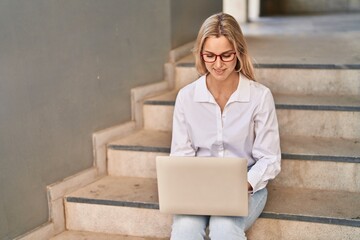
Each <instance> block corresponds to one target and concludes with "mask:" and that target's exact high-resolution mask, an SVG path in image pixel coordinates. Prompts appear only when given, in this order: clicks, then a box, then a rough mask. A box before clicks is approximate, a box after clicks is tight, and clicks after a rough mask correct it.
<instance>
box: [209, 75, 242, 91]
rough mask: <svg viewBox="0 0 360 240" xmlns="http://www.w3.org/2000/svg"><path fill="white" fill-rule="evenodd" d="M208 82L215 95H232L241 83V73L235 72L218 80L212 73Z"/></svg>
mask: <svg viewBox="0 0 360 240" xmlns="http://www.w3.org/2000/svg"><path fill="white" fill-rule="evenodd" d="M206 83H207V87H208V89H209V90H210V92H211V93H212V94H213V95H222V94H226V95H228V94H230V95H231V94H232V93H233V92H234V91H235V90H236V89H237V86H238V84H239V74H238V73H237V72H234V73H232V74H231V75H230V76H229V77H228V78H227V79H225V80H224V81H217V80H215V79H214V78H213V77H212V76H211V75H208V77H207V81H206Z"/></svg>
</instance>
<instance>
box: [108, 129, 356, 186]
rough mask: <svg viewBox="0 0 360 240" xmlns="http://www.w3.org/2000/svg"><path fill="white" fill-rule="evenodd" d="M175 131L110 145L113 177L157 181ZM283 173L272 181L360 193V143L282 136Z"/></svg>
mask: <svg viewBox="0 0 360 240" xmlns="http://www.w3.org/2000/svg"><path fill="white" fill-rule="evenodd" d="M170 144H171V132H162V131H154V130H140V131H138V132H136V133H134V134H132V135H129V136H127V137H125V138H122V139H119V140H117V141H114V142H110V143H109V144H108V173H109V175H112V176H132V177H148V178H156V169H155V157H156V156H160V155H168V154H169V152H170ZM281 149H282V158H283V161H282V171H281V173H280V174H279V176H278V177H277V178H276V179H275V180H274V181H273V182H272V184H273V185H275V186H280V187H307V188H314V189H325V190H345V191H353V192H360V142H359V141H354V140H347V139H341V138H318V137H304V136H301V137H299V136H282V137H281Z"/></svg>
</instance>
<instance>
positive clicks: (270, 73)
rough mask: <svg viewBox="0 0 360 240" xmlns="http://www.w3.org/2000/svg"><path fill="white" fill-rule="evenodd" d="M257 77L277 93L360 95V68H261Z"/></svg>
mask: <svg viewBox="0 0 360 240" xmlns="http://www.w3.org/2000/svg"><path fill="white" fill-rule="evenodd" d="M256 77H257V79H258V81H259V82H261V83H263V84H264V85H265V86H268V87H269V88H270V89H271V90H272V91H273V92H274V93H282V94H295V95H306V94H308V95H344V96H359V95H360V70H340V69H285V68H283V69H281V68H280V69H276V68H259V69H256Z"/></svg>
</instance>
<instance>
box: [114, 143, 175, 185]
mask: <svg viewBox="0 0 360 240" xmlns="http://www.w3.org/2000/svg"><path fill="white" fill-rule="evenodd" d="M166 155H169V154H168V153H159V152H137V151H121V150H113V149H109V150H108V174H109V175H110V176H127V177H146V178H156V164H155V158H156V156H166Z"/></svg>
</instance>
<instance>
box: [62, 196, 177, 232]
mask: <svg viewBox="0 0 360 240" xmlns="http://www.w3.org/2000/svg"><path fill="white" fill-rule="evenodd" d="M65 207H66V227H67V229H68V230H75V231H90V232H101V233H109V234H123V235H132V236H140V237H159V238H163V237H168V236H169V235H170V229H171V222H172V217H171V216H170V215H165V214H161V213H160V212H159V211H158V210H152V209H142V208H130V207H119V206H107V205H98V204H83V203H73V202H65Z"/></svg>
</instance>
